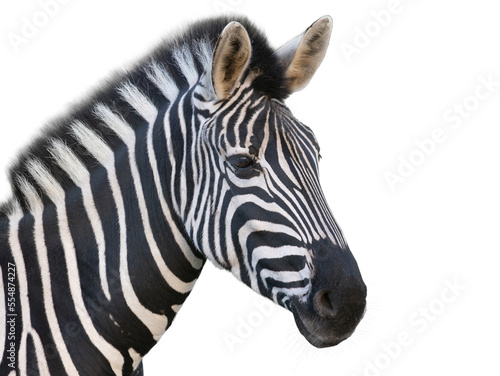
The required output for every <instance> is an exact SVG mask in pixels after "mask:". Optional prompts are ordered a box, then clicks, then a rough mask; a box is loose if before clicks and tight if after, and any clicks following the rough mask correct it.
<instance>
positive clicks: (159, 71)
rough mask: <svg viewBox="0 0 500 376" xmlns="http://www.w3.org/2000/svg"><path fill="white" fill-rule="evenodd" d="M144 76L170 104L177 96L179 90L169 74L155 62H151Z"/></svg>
mask: <svg viewBox="0 0 500 376" xmlns="http://www.w3.org/2000/svg"><path fill="white" fill-rule="evenodd" d="M146 75H147V76H148V78H149V79H150V80H151V82H153V83H154V84H155V85H156V87H157V88H158V89H160V91H161V92H162V94H163V95H164V96H165V98H167V99H168V100H169V101H170V103H172V102H174V101H175V100H176V99H177V96H178V95H179V88H178V87H177V85H176V84H175V81H174V79H173V78H172V76H171V75H170V73H169V72H168V71H167V70H166V69H163V68H161V67H160V66H159V65H158V63H157V62H156V61H153V62H152V63H151V64H150V65H149V66H148V67H147V68H146Z"/></svg>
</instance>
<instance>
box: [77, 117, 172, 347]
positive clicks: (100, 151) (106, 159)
mask: <svg viewBox="0 0 500 376" xmlns="http://www.w3.org/2000/svg"><path fill="white" fill-rule="evenodd" d="M72 132H73V134H74V135H75V136H76V138H77V139H78V141H79V142H80V143H81V144H82V145H83V146H84V147H85V148H86V149H87V150H88V151H89V152H90V153H91V154H92V155H93V156H94V158H96V159H97V160H98V161H99V163H100V164H101V165H103V167H104V168H106V170H107V173H108V180H109V185H110V188H111V194H112V195H113V199H114V201H115V205H116V210H117V212H118V225H119V229H120V283H121V285H122V289H123V291H124V294H123V295H124V298H125V301H126V303H127V305H128V307H129V308H130V310H131V311H132V312H133V313H134V314H135V315H136V316H137V318H138V319H139V320H140V321H142V322H143V323H144V325H145V326H146V327H147V328H148V329H149V331H150V332H151V334H152V335H153V338H159V337H161V335H162V334H163V332H164V331H165V328H166V327H167V323H168V319H167V317H165V316H162V315H158V314H156V313H154V312H151V311H150V310H148V309H147V308H146V307H144V306H143V305H142V304H141V302H140V301H139V298H138V297H137V295H136V294H135V292H134V288H133V286H132V282H131V280H130V274H129V271H128V257H127V254H128V249H127V223H126V221H125V205H124V202H123V196H122V194H121V190H120V185H119V184H118V179H117V177H116V170H115V160H114V155H113V152H112V151H111V149H110V148H109V147H108V146H107V145H106V144H105V143H104V141H102V139H101V138H99V136H97V135H96V134H95V133H94V132H93V131H91V130H90V129H88V128H87V127H85V126H84V125H82V124H81V123H76V124H74V125H73V128H72Z"/></svg>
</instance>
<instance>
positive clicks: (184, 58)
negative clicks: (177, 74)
mask: <svg viewBox="0 0 500 376" xmlns="http://www.w3.org/2000/svg"><path fill="white" fill-rule="evenodd" d="M173 57H174V60H175V62H176V64H177V66H178V67H179V68H180V70H181V72H182V74H183V75H184V77H186V80H187V82H188V85H189V87H193V86H194V85H195V84H196V83H197V82H198V78H199V74H198V71H197V70H196V65H195V63H194V60H193V55H192V54H191V51H190V50H189V47H188V46H187V45H183V46H182V47H178V48H176V49H175V50H174V52H173Z"/></svg>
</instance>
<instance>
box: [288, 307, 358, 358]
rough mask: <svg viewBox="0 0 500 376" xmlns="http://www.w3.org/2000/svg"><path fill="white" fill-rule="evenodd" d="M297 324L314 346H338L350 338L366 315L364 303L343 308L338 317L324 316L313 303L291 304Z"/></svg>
mask: <svg viewBox="0 0 500 376" xmlns="http://www.w3.org/2000/svg"><path fill="white" fill-rule="evenodd" d="M291 311H292V313H293V316H294V319H295V324H296V325H297V328H298V329H299V331H300V333H301V334H302V335H303V336H304V338H305V339H306V340H307V341H308V342H309V343H310V344H311V345H313V346H314V347H318V348H324V347H332V346H336V345H338V344H339V343H341V342H342V341H344V340H346V339H347V338H349V337H350V336H351V335H352V334H353V333H354V330H355V329H356V326H357V325H358V323H359V322H360V321H361V319H362V318H363V316H364V312H365V306H364V304H363V305H362V306H361V305H357V306H356V307H348V308H345V309H342V310H341V311H340V312H339V314H338V315H337V316H336V317H323V316H322V315H320V314H318V313H317V312H316V311H315V309H314V307H313V304H308V303H302V302H298V301H297V302H294V303H292V304H291Z"/></svg>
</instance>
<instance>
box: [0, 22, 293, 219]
mask: <svg viewBox="0 0 500 376" xmlns="http://www.w3.org/2000/svg"><path fill="white" fill-rule="evenodd" d="M231 21H238V22H239V23H241V24H242V25H243V26H244V27H245V28H246V30H247V32H248V34H249V36H250V40H251V42H252V58H251V61H250V65H249V68H248V69H249V70H252V71H253V72H258V73H259V74H258V76H257V77H256V78H255V79H254V81H253V83H252V86H253V88H254V89H256V90H258V91H259V92H260V93H261V94H262V95H265V96H267V97H269V98H277V99H284V98H286V97H287V96H288V95H289V92H288V90H287V89H286V85H285V78H284V69H283V67H282V66H281V64H280V62H279V60H278V58H277V56H276V55H275V52H274V49H272V48H271V47H270V45H269V43H268V41H267V38H266V37H265V35H264V34H263V33H262V32H261V31H260V30H259V29H258V28H257V27H256V26H255V25H253V24H252V23H251V22H250V21H249V20H248V19H247V18H245V17H241V16H237V17H230V16H223V17H218V18H212V19H207V20H203V21H198V22H195V23H193V24H191V25H190V26H188V27H187V28H186V29H185V30H184V31H181V32H180V33H178V34H177V35H176V36H174V37H172V38H168V39H165V40H163V41H162V42H161V43H160V44H159V45H158V46H157V47H156V48H155V49H154V50H153V51H151V52H150V53H149V54H147V55H146V56H145V57H144V58H143V59H142V60H140V61H139V62H138V63H137V64H135V65H134V66H133V67H132V68H131V69H129V70H127V71H124V72H120V73H115V74H114V75H113V76H112V77H110V78H109V79H108V80H107V81H106V82H104V83H103V84H102V85H101V86H100V87H99V88H97V89H96V90H94V91H93V92H92V93H91V94H90V95H88V96H87V97H86V98H85V99H83V100H81V101H79V102H78V104H76V105H73V106H72V107H71V108H70V109H69V110H68V112H67V113H66V114H63V115H62V116H60V117H58V118H56V119H55V120H52V121H51V122H49V123H48V124H46V126H45V128H44V129H43V132H41V134H42V136H40V137H38V138H36V139H35V140H34V141H33V142H32V143H31V144H30V145H28V147H26V149H25V150H24V151H23V152H22V153H21V154H20V155H19V156H18V157H17V159H16V160H15V161H14V163H13V164H12V166H11V168H10V169H9V179H10V183H11V187H12V193H13V198H12V199H11V200H9V201H8V202H6V203H5V204H3V205H2V206H0V217H4V216H7V215H9V214H10V213H12V212H13V211H14V210H15V209H16V208H18V207H21V208H22V209H23V211H29V209H30V203H29V197H26V192H27V191H31V193H33V192H35V194H37V195H38V196H39V197H40V198H41V199H42V201H43V202H44V203H46V201H47V200H48V198H47V197H46V196H45V195H44V193H43V190H42V189H41V187H40V186H38V184H37V182H36V179H34V178H33V176H32V175H33V174H32V173H31V172H30V168H32V166H33V164H36V165H38V166H42V167H44V168H45V169H46V170H47V171H48V172H49V173H50V175H51V177H52V178H54V179H55V180H56V181H57V182H58V183H59V184H60V185H61V186H62V187H63V189H65V190H66V189H68V188H69V187H71V186H73V182H72V180H71V179H70V178H69V177H68V176H67V174H66V173H65V172H64V171H63V170H62V169H61V168H60V167H59V166H58V165H57V163H55V162H54V156H53V154H51V152H50V149H51V147H53V145H54V143H56V144H58V145H64V146H65V147H66V148H67V149H69V150H71V152H72V153H73V154H74V155H76V156H77V157H78V159H79V160H80V161H81V162H82V163H83V165H85V167H86V168H87V169H88V170H89V171H92V169H93V168H95V166H97V165H98V164H99V163H98V161H96V160H94V159H93V157H91V156H90V155H88V153H87V152H86V150H85V149H84V148H83V147H82V146H81V145H80V144H79V142H77V140H76V139H75V135H74V134H73V133H72V131H71V129H72V128H71V126H72V125H73V124H75V123H83V124H85V126H87V127H88V128H90V129H91V130H92V131H94V132H95V133H96V134H97V135H98V136H99V137H100V138H101V139H102V140H103V141H104V142H105V143H106V144H107V145H108V146H109V147H111V149H113V150H116V149H115V147H116V146H117V145H120V144H121V141H120V139H119V138H118V137H117V135H115V134H114V133H113V132H112V131H111V130H109V129H108V128H107V127H103V126H101V125H100V120H99V118H98V116H97V114H96V111H95V110H96V107H98V106H100V105H104V106H106V107H108V108H109V109H111V110H112V111H113V112H114V113H116V114H119V116H121V117H122V118H123V119H124V120H125V121H126V122H127V123H128V124H130V125H131V126H132V127H133V128H134V129H137V127H139V125H141V124H144V118H143V117H141V115H140V114H138V113H137V112H136V111H135V110H134V109H133V108H132V107H131V106H130V104H129V103H128V102H127V101H126V100H125V99H124V92H126V91H127V90H128V89H129V88H130V87H133V88H134V89H137V90H139V92H140V93H141V94H142V95H144V96H145V97H146V98H147V99H148V100H149V101H150V102H151V103H152V104H153V105H155V106H156V107H157V108H160V107H161V106H163V107H164V106H166V105H168V102H167V100H168V101H172V100H174V99H175V98H172V95H171V94H172V93H174V92H175V93H176V94H178V93H183V92H185V91H186V90H188V89H189V88H190V87H191V86H192V85H193V84H194V83H196V82H197V80H198V79H199V78H200V77H202V75H203V73H204V72H207V73H210V71H211V64H212V54H213V51H214V49H215V47H216V43H217V41H218V38H219V36H220V34H221V32H222V30H223V29H224V27H225V26H226V25H227V24H228V23H229V22H231ZM207 76H208V77H207V79H210V74H207ZM207 85H209V86H210V87H211V81H210V82H208V83H207ZM173 89H175V90H173ZM169 96H170V97H169ZM27 186H28V187H29V189H27V188H26V187H27Z"/></svg>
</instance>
